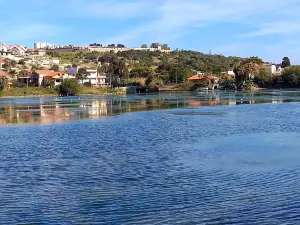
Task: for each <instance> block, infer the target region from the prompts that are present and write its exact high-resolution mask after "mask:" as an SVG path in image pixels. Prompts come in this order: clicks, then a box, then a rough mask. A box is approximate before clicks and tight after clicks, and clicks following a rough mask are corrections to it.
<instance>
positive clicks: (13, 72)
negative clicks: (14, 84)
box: [8, 70, 17, 79]
mask: <svg viewBox="0 0 300 225" xmlns="http://www.w3.org/2000/svg"><path fill="white" fill-rule="evenodd" d="M8 75H9V76H10V78H12V79H15V78H16V76H17V71H15V70H10V71H9V72H8Z"/></svg>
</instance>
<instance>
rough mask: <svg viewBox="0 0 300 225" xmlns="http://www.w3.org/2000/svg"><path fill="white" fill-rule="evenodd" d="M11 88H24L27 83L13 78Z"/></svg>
mask: <svg viewBox="0 0 300 225" xmlns="http://www.w3.org/2000/svg"><path fill="white" fill-rule="evenodd" d="M11 86H12V87H13V88H25V87H27V84H25V83H23V82H20V81H17V80H14V81H12V85H11Z"/></svg>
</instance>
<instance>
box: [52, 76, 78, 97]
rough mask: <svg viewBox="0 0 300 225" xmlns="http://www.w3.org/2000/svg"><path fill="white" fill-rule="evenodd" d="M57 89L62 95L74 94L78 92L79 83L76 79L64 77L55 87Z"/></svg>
mask: <svg viewBox="0 0 300 225" xmlns="http://www.w3.org/2000/svg"><path fill="white" fill-rule="evenodd" d="M57 91H58V94H59V95H62V96H74V95H78V94H79V93H80V91H81V85H80V84H79V83H78V80H77V79H66V80H64V81H63V82H62V83H61V84H60V85H59V86H58V87H57Z"/></svg>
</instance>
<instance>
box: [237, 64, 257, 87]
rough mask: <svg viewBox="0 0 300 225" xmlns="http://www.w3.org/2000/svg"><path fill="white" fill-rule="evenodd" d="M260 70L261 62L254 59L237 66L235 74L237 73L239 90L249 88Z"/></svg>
mask: <svg viewBox="0 0 300 225" xmlns="http://www.w3.org/2000/svg"><path fill="white" fill-rule="evenodd" d="M259 68H260V62H257V60H256V59H255V61H254V62H253V59H251V58H250V59H247V60H244V61H243V62H241V63H240V64H239V65H237V66H236V67H235V68H234V69H233V72H234V73H235V80H236V85H237V88H238V89H243V88H245V87H247V84H248V83H249V82H248V81H250V80H251V79H253V78H254V77H255V74H257V73H258V71H259Z"/></svg>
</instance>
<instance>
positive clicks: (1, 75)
mask: <svg viewBox="0 0 300 225" xmlns="http://www.w3.org/2000/svg"><path fill="white" fill-rule="evenodd" d="M7 76H8V74H7V73H6V72H3V71H0V77H7Z"/></svg>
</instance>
